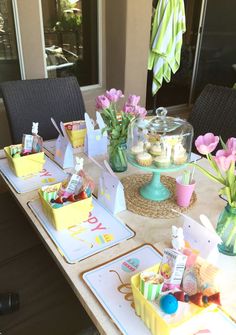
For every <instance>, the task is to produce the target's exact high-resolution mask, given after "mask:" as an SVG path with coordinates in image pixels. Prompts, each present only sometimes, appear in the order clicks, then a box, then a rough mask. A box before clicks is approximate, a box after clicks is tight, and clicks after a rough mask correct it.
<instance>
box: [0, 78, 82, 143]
mask: <svg viewBox="0 0 236 335" xmlns="http://www.w3.org/2000/svg"><path fill="white" fill-rule="evenodd" d="M0 88H1V91H2V97H3V101H4V104H5V108H6V113H7V117H8V122H9V126H10V133H11V138H12V143H21V141H22V134H23V133H30V132H31V128H32V122H33V121H34V122H39V134H40V135H41V136H42V137H43V139H44V140H48V139H52V138H56V137H57V135H58V134H57V132H56V130H55V128H54V127H53V125H52V124H51V121H50V118H51V117H53V118H54V119H55V121H56V122H57V123H59V122H60V121H63V122H67V121H73V120H83V119H84V113H85V107H84V102H83V97H82V94H81V91H80V86H79V84H78V81H77V79H76V78H75V77H64V78H50V79H32V80H17V81H9V82H4V83H1V85H0Z"/></svg>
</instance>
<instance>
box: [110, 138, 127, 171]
mask: <svg viewBox="0 0 236 335" xmlns="http://www.w3.org/2000/svg"><path fill="white" fill-rule="evenodd" d="M126 149H127V145H126V142H123V143H120V144H112V142H110V145H109V147H108V155H109V164H110V166H111V168H112V170H113V171H114V172H124V171H126V170H127V167H128V163H127V158H126Z"/></svg>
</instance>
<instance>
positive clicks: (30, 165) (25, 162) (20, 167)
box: [4, 144, 45, 177]
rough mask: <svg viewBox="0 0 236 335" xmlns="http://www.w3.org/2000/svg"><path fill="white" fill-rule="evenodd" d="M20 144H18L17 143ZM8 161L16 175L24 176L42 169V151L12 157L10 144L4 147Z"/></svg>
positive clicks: (43, 160)
mask: <svg viewBox="0 0 236 335" xmlns="http://www.w3.org/2000/svg"><path fill="white" fill-rule="evenodd" d="M19 146H20V144H19ZM4 151H5V154H6V158H7V160H8V163H9V165H10V167H11V169H12V171H13V172H14V173H15V175H16V176H17V177H24V176H28V175H30V174H35V173H38V172H40V171H42V170H43V165H44V163H45V159H44V152H43V151H42V152H38V153H35V154H30V155H27V156H21V157H16V158H13V157H12V156H11V153H10V146H9V147H5V148H4Z"/></svg>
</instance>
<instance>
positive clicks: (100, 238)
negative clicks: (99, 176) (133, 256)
mask: <svg viewBox="0 0 236 335" xmlns="http://www.w3.org/2000/svg"><path fill="white" fill-rule="evenodd" d="M93 205H94V207H93V209H92V211H91V213H90V216H89V219H88V221H84V222H82V223H80V224H78V225H76V226H73V227H71V228H69V229H65V230H62V231H57V230H56V229H55V228H54V226H53V225H52V224H51V222H50V221H49V220H48V218H47V217H46V216H45V214H44V212H43V209H42V205H41V202H40V200H39V199H36V200H33V201H30V202H29V207H30V208H31V210H32V211H33V213H34V214H35V215H36V217H37V218H38V220H39V221H40V223H41V224H42V225H43V227H44V228H45V230H46V231H47V233H48V234H49V236H50V237H51V239H52V240H53V241H54V243H55V245H56V246H57V248H58V250H59V251H60V253H61V254H62V255H63V256H64V257H65V259H66V261H67V262H68V263H75V262H78V261H81V260H82V259H84V258H87V257H89V256H92V255H93V254H95V253H97V252H99V251H102V250H104V249H107V248H109V247H112V246H113V245H116V244H118V243H120V242H122V241H125V240H127V239H129V238H131V237H133V236H134V232H133V231H132V230H131V229H129V228H128V227H127V226H126V225H125V224H124V223H123V222H121V221H119V220H118V219H117V218H115V217H114V216H113V215H112V214H111V213H110V212H108V211H107V210H106V209H105V208H104V207H103V206H101V205H100V204H99V203H98V201H97V200H96V199H95V198H93Z"/></svg>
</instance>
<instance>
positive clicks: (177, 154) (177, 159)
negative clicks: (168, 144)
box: [172, 143, 188, 165]
mask: <svg viewBox="0 0 236 335" xmlns="http://www.w3.org/2000/svg"><path fill="white" fill-rule="evenodd" d="M187 158H188V157H187V153H186V150H185V148H184V146H183V145H182V144H181V143H178V144H176V145H175V146H174V150H173V157H172V159H173V162H174V164H176V165H181V164H184V163H186V162H187Z"/></svg>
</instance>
